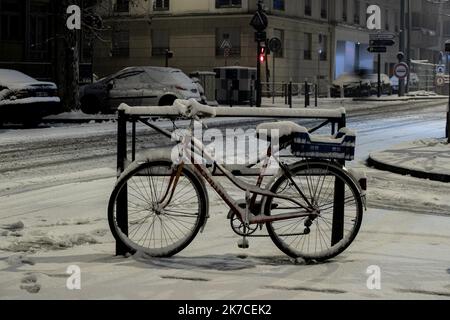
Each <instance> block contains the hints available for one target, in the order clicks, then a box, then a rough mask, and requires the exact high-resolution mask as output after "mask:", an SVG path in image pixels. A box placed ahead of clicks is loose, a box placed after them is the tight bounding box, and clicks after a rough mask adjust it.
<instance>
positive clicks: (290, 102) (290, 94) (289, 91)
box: [288, 81, 292, 109]
mask: <svg viewBox="0 0 450 320" xmlns="http://www.w3.org/2000/svg"><path fill="white" fill-rule="evenodd" d="M288 95H289V108H291V109H292V81H289V88H288Z"/></svg>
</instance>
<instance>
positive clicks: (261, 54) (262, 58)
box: [259, 47, 266, 63]
mask: <svg viewBox="0 0 450 320" xmlns="http://www.w3.org/2000/svg"><path fill="white" fill-rule="evenodd" d="M259 62H261V63H264V62H266V48H265V47H261V49H260V51H259Z"/></svg>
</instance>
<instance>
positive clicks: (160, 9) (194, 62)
mask: <svg viewBox="0 0 450 320" xmlns="http://www.w3.org/2000/svg"><path fill="white" fill-rule="evenodd" d="M264 4H265V7H266V10H267V13H268V15H269V28H268V36H269V37H272V36H276V37H278V38H280V39H281V40H282V43H283V47H282V50H281V52H279V53H278V54H276V55H272V56H270V57H269V58H268V61H267V63H266V64H264V66H263V69H264V70H263V77H264V79H263V81H264V80H269V79H270V77H269V75H270V70H271V68H272V59H273V58H274V57H275V58H276V65H277V68H276V75H275V81H276V82H286V81H290V80H292V81H294V82H303V81H304V80H311V81H313V80H314V79H317V77H318V76H319V78H320V79H323V81H322V83H324V84H327V83H330V82H331V81H333V80H334V79H336V78H337V77H339V76H340V75H341V74H344V73H351V72H355V71H358V70H361V69H365V70H368V72H373V71H374V69H375V65H376V55H373V54H370V53H369V52H368V51H367V48H368V46H369V34H370V33H373V31H370V30H368V29H367V25H366V23H367V17H368V16H367V7H368V6H369V5H373V4H376V5H379V6H380V7H381V17H382V30H381V31H382V32H390V33H395V34H396V35H397V36H398V34H399V32H400V26H401V24H400V1H389V0H367V1H364V0H314V1H312V0H265V1H264ZM448 6H449V5H448V4H446V5H443V6H436V5H435V4H430V3H429V1H427V0H411V8H412V9H411V11H412V14H411V16H412V18H411V20H412V21H411V24H412V30H413V31H412V34H411V38H412V39H414V41H412V42H411V58H414V59H422V58H425V59H431V58H434V57H435V56H436V55H439V52H440V51H441V50H442V48H441V46H440V44H441V43H442V42H443V39H438V38H439V36H438V35H434V34H433V33H432V32H431V33H430V32H429V31H427V30H435V32H436V33H438V31H437V30H438V29H439V28H440V29H441V31H440V32H439V33H440V35H441V38H443V37H445V36H446V33H450V31H448V30H450V29H449V28H446V26H449V27H450V24H449V22H448V21H450V18H448V17H447V16H444V15H443V14H441V15H438V16H439V17H440V18H439V19H440V20H439V19H436V12H438V11H439V10H441V11H439V12H443V11H442V10H447V11H448ZM256 8H257V0H153V1H144V0H102V1H99V3H98V6H97V10H98V13H99V14H100V15H101V16H102V17H103V19H104V24H105V25H106V26H107V27H108V29H109V30H108V31H107V32H105V33H104V34H103V35H102V40H101V41H97V43H96V46H95V50H94V52H95V57H94V70H95V72H96V73H97V74H98V75H99V76H103V75H106V74H109V73H112V72H115V71H118V70H119V69H121V68H123V67H126V66H131V65H154V66H164V65H165V63H166V61H165V51H166V50H171V51H173V53H174V57H173V58H172V59H171V60H170V66H174V67H178V68H181V69H182V70H183V71H185V72H186V73H190V72H191V71H195V70H205V71H211V70H213V69H214V68H215V67H220V66H225V65H229V66H232V65H239V66H255V65H256V59H257V52H256V44H255V41H254V31H253V29H252V28H251V27H250V26H249V22H250V20H251V17H252V15H253V14H254V12H255V11H256ZM439 21H440V22H439ZM424 30H425V31H424ZM446 30H447V31H446ZM420 32H422V33H423V32H425V33H427V32H428V33H427V35H424V36H420V35H419V33H420ZM397 42H398V37H397ZM224 43H226V44H228V43H229V44H230V45H231V48H229V49H227V50H226V49H225V48H224V46H223V44H224ZM398 51H399V47H398V45H395V46H393V47H391V48H389V50H388V52H387V53H386V54H382V63H381V65H382V72H383V73H386V74H388V75H389V76H391V75H392V73H393V66H394V65H395V63H396V62H397V57H396V56H397V53H398ZM270 80H271V81H272V79H270Z"/></svg>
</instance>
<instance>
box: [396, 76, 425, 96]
mask: <svg viewBox="0 0 450 320" xmlns="http://www.w3.org/2000/svg"><path fill="white" fill-rule="evenodd" d="M410 77H411V83H410V86H412V87H417V85H418V84H419V76H418V75H417V73H411V74H410ZM390 80H391V86H392V92H393V93H398V86H399V80H398V78H397V77H396V76H395V75H394V76H392V78H391V79H390ZM407 83H408V78H406V79H405V84H407Z"/></svg>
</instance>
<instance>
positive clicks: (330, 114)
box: [116, 106, 346, 255]
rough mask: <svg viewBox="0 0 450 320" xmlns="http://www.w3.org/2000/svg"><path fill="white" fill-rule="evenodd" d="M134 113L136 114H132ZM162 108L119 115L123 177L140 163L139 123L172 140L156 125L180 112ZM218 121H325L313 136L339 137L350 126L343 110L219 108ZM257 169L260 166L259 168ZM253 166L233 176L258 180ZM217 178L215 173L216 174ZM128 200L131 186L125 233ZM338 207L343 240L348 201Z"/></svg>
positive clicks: (123, 203) (121, 204)
mask: <svg viewBox="0 0 450 320" xmlns="http://www.w3.org/2000/svg"><path fill="white" fill-rule="evenodd" d="M131 110H132V111H131ZM160 110H161V108H155V107H133V108H127V106H125V107H124V106H121V107H120V108H119V113H118V131H117V132H118V133H117V172H118V175H119V176H120V175H121V174H122V173H123V172H124V171H125V169H126V168H127V166H128V165H129V160H128V159H129V158H130V156H131V160H132V161H134V160H135V159H136V142H137V131H136V125H137V123H142V124H145V125H146V126H148V127H150V128H152V129H153V130H155V132H159V133H160V134H162V135H163V136H165V137H166V138H168V139H171V138H172V135H171V133H170V132H169V131H167V130H164V129H161V128H159V127H158V126H157V125H156V124H155V123H156V121H158V120H159V119H172V120H176V119H177V118H179V114H178V112H177V111H176V110H175V108H173V109H170V108H166V109H164V111H163V112H162V111H160ZM216 113H217V115H216V117H217V118H236V117H241V118H242V117H246V118H253V119H255V120H256V119H267V118H277V119H296V120H300V119H311V120H319V121H322V122H321V123H320V124H319V125H317V126H316V127H314V128H312V129H310V130H309V132H310V133H314V132H316V131H317V130H319V129H322V128H324V127H326V126H328V125H330V126H331V134H335V133H336V131H337V130H340V129H342V128H344V127H345V126H346V113H345V110H344V109H343V108H341V109H333V110H325V109H322V110H311V109H308V110H305V109H292V110H287V109H280V108H249V107H236V108H229V107H218V108H216ZM128 123H131V126H132V130H131V155H130V154H129V153H128V147H127V146H128V142H129V138H130V137H129V136H128V130H127V129H128V128H127V126H128ZM339 164H340V165H342V166H344V165H345V161H339ZM255 165H256V164H255ZM252 168H253V166H250V167H245V166H243V170H242V171H233V174H234V175H235V176H237V177H239V176H258V175H259V169H257V168H254V169H252ZM212 174H213V175H216V173H215V172H212ZM335 183H336V188H335V190H336V191H335V194H334V197H335V199H343V198H344V197H345V190H344V187H345V185H344V183H343V182H341V181H336V182H335ZM127 202H128V200H127V186H124V188H123V189H122V192H121V194H120V195H119V196H118V200H117V203H116V210H117V222H118V225H119V227H120V228H121V230H127V229H128V228H127V226H128V203H127ZM336 202H337V203H338V205H336V206H335V208H334V210H336V212H339V213H342V215H341V214H336V216H337V218H336V219H335V220H333V228H334V229H333V232H335V234H337V236H338V237H339V236H340V235H343V228H344V223H343V220H344V216H343V214H344V210H343V205H344V201H336ZM128 253H129V249H128V248H126V247H124V246H123V245H122V244H120V243H116V255H126V254H128Z"/></svg>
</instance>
